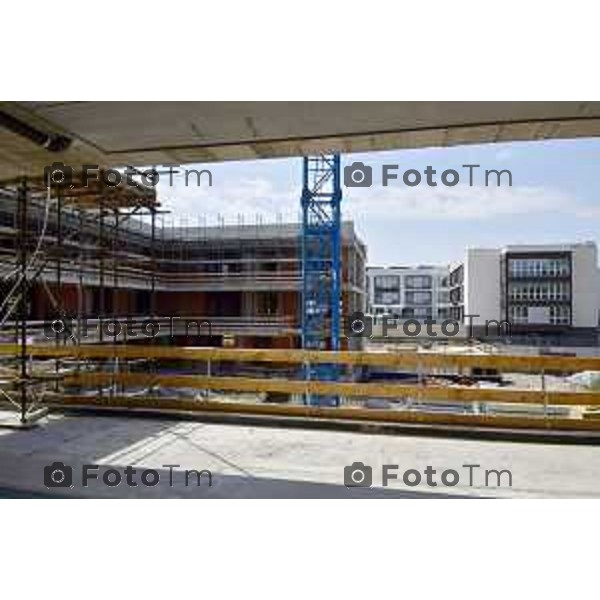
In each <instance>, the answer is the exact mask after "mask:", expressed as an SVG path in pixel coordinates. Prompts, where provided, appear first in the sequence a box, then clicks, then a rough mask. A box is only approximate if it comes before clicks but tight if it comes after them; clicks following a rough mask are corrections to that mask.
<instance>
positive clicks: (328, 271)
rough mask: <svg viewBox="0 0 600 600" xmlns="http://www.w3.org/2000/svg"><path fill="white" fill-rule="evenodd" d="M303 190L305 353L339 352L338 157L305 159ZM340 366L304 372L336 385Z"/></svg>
mask: <svg viewBox="0 0 600 600" xmlns="http://www.w3.org/2000/svg"><path fill="white" fill-rule="evenodd" d="M303 160H304V172H303V185H302V348H305V349H308V350H339V348H340V326H341V323H340V317H341V303H342V283H341V279H342V268H341V263H342V260H341V245H342V239H341V238H342V224H341V201H342V187H341V177H340V156H339V154H327V155H320V156H305V157H304V159H303ZM338 374H339V369H338V366H337V365H334V364H331V365H327V364H317V365H312V366H307V367H306V368H305V374H304V376H305V378H307V379H321V380H330V381H332V380H336V379H337V378H338ZM307 401H308V402H309V403H310V404H317V405H319V404H327V405H332V404H333V405H338V404H339V398H337V397H334V398H332V397H324V396H317V397H315V396H311V397H309V398H307Z"/></svg>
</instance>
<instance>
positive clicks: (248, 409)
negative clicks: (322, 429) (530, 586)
mask: <svg viewBox="0 0 600 600" xmlns="http://www.w3.org/2000/svg"><path fill="white" fill-rule="evenodd" d="M49 405H50V406H53V407H76V406H83V407H94V406H97V407H112V408H129V409H136V408H137V409H144V408H145V409H153V410H175V411H186V412H200V413H202V412H204V413H206V412H214V413H227V414H241V415H244V414H249V415H266V416H268V415H270V416H279V417H300V418H311V419H332V420H350V421H358V422H361V421H365V422H379V423H418V424H424V425H428V424H435V425H460V426H467V427H486V428H502V429H529V430H540V429H551V430H559V431H560V430H564V431H600V421H596V420H584V419H568V418H554V417H553V418H542V417H526V416H500V415H459V414H450V413H424V412H414V411H402V410H388V409H366V408H358V407H347V408H343V407H341V408H330V407H316V406H300V405H287V404H285V405H281V404H249V403H239V402H225V401H223V402H221V401H212V400H201V401H193V400H185V399H179V398H152V397H143V398H140V397H139V396H138V397H122V396H115V397H112V398H111V397H108V396H107V397H104V398H100V397H97V396H96V397H81V396H64V397H62V398H60V399H56V400H52V401H51V402H50V403H49Z"/></svg>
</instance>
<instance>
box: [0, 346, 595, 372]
mask: <svg viewBox="0 0 600 600" xmlns="http://www.w3.org/2000/svg"><path fill="white" fill-rule="evenodd" d="M19 352H20V346H19V345H16V344H0V355H3V356H10V355H15V356H16V355H18V354H19ZM27 355H28V356H30V357H33V358H80V359H109V358H124V359H125V358H130V359H134V358H146V359H167V360H168V359H172V360H200V361H207V360H211V361H232V362H268V363H288V364H301V363H304V362H309V363H331V364H342V365H353V366H359V365H379V366H386V367H391V368H398V369H419V368H420V369H436V368H439V369H443V368H451V369H456V370H460V369H468V368H475V367H477V368H482V369H496V370H498V371H505V372H528V373H531V372H533V373H539V372H541V371H555V372H563V373H573V372H578V371H600V357H568V356H509V355H503V354H481V355H480V354H469V355H454V354H442V353H433V352H432V353H426V352H401V353H391V352H386V353H384V352H351V351H342V352H330V351H319V350H279V349H241V348H205V347H190V346H188V347H177V346H137V345H129V346H125V345H104V344H102V345H83V346H79V347H74V346H54V345H49V344H48V345H30V346H28V348H27Z"/></svg>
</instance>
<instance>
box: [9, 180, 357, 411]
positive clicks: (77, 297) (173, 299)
mask: <svg viewBox="0 0 600 600" xmlns="http://www.w3.org/2000/svg"><path fill="white" fill-rule="evenodd" d="M0 193H1V196H0V223H1V229H0V233H1V238H0V246H1V248H2V258H1V260H2V284H1V285H2V291H3V300H2V304H1V305H0V315H1V319H2V321H1V323H2V335H3V341H4V343H12V342H16V343H17V345H18V346H19V347H20V350H21V356H15V357H10V358H7V359H6V360H5V363H4V366H3V369H4V375H5V385H4V388H5V391H4V400H7V401H8V402H9V403H12V404H18V405H19V407H21V408H22V410H23V411H26V410H29V408H24V407H25V405H27V407H29V405H30V404H31V401H32V398H35V396H36V390H37V389H38V388H39V389H41V390H43V391H44V393H45V392H47V391H48V390H49V389H51V388H53V389H55V390H58V389H59V387H60V380H61V379H62V375H64V373H66V372H69V368H71V367H73V368H74V369H76V370H77V371H78V372H80V371H81V370H85V369H86V368H88V367H90V368H91V367H92V366H95V367H96V368H97V367H98V366H99V365H98V364H95V365H91V364H89V361H87V362H86V363H85V364H82V363H81V362H80V361H77V363H76V364H71V365H69V364H67V363H68V361H62V362H61V363H59V361H52V362H53V363H55V364H54V366H53V367H51V366H50V365H49V364H45V363H44V364H43V365H42V364H36V367H35V369H38V370H39V369H41V372H40V373H38V374H36V373H34V372H33V371H32V369H33V366H32V364H30V362H29V361H28V360H27V356H28V354H27V347H28V345H31V344H48V343H54V344H56V345H75V346H78V345H81V344H102V343H111V344H112V343H116V344H123V345H127V344H136V343H145V344H148V343H151V344H161V345H163V346H164V345H175V346H203V347H211V346H212V347H220V346H228V347H238V348H289V349H292V348H299V347H300V343H301V302H300V294H301V290H302V261H301V226H300V225H299V224H284V223H279V224H262V223H257V224H254V225H244V224H241V223H238V224H237V225H231V226H226V225H224V224H222V225H220V226H216V227H206V226H205V227H202V226H195V227H186V226H174V225H170V226H166V225H165V219H164V211H162V210H161V207H160V203H159V202H158V199H157V197H156V191H155V189H154V188H152V187H148V186H144V185H142V184H138V183H136V185H134V186H131V185H125V184H120V185H118V186H106V185H103V184H102V183H101V182H100V181H96V182H93V183H87V185H85V186H84V185H83V184H82V182H80V181H77V180H75V181H73V182H72V184H71V185H70V186H68V187H57V186H51V187H48V186H47V185H46V181H45V180H44V179H42V178H40V179H35V180H34V179H31V178H28V179H15V180H12V181H7V182H4V183H3V184H2V185H1V187H0ZM365 253H366V249H365V246H364V244H363V243H362V242H361V241H360V239H359V238H358V236H357V235H356V233H355V231H354V227H353V224H352V223H345V224H344V226H343V228H342V265H343V277H342V305H343V309H342V312H343V314H349V313H352V312H355V311H357V310H364V306H365V302H366V298H365ZM108 363H111V364H110V365H109V364H108ZM101 368H102V370H107V369H108V370H111V371H112V372H119V371H120V370H122V369H123V368H126V369H127V370H131V369H134V368H135V365H132V364H130V363H127V364H126V366H125V363H123V362H121V363H119V362H118V361H105V362H104V363H103V364H102V365H101ZM144 368H146V367H144ZM153 368H156V365H153ZM35 369H34V370H35ZM48 380H51V383H52V385H49V381H48ZM109 387H110V386H109ZM100 391H102V390H100ZM109 391H111V390H109ZM15 394H16V395H17V396H19V395H21V398H20V399H17V398H15Z"/></svg>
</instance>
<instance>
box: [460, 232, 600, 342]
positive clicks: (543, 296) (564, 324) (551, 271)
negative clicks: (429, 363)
mask: <svg viewBox="0 0 600 600" xmlns="http://www.w3.org/2000/svg"><path fill="white" fill-rule="evenodd" d="M449 282H450V298H451V303H452V308H451V313H452V315H453V318H459V319H460V320H462V321H463V322H464V323H465V324H466V325H467V324H469V322H471V323H472V324H473V325H474V326H483V325H485V323H486V321H493V320H497V321H501V320H505V321H509V322H510V323H511V325H512V326H513V328H514V327H516V328H518V329H521V330H523V331H527V330H538V331H541V332H543V331H546V330H549V331H550V330H557V329H595V328H596V327H597V326H598V308H599V306H600V276H599V271H598V256H597V248H596V244H595V243H594V242H586V243H582V244H557V245H518V246H506V247H505V248H494V249H490V248H470V249H468V250H467V252H466V257H465V261H464V263H462V264H460V265H457V266H456V267H455V268H453V269H452V270H451V274H450V278H449ZM469 315H472V316H471V317H469Z"/></svg>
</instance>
